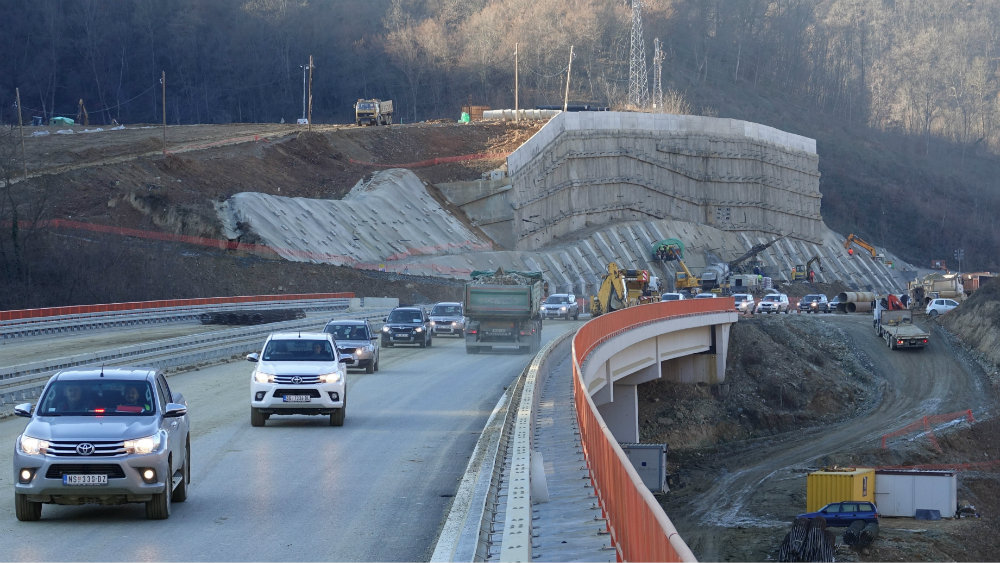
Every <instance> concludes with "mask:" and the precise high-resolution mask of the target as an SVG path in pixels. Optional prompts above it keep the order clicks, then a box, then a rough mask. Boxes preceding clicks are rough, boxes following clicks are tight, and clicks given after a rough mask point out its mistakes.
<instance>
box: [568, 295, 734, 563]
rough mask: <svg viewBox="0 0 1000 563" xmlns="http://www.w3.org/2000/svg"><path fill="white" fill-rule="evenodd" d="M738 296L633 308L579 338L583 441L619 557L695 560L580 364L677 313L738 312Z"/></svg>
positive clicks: (600, 320)
mask: <svg viewBox="0 0 1000 563" xmlns="http://www.w3.org/2000/svg"><path fill="white" fill-rule="evenodd" d="M734 310H735V306H734V303H733V299H731V298H729V299H725V298H724V299H691V300H683V301H669V302H661V303H652V304H649V305H639V306H635V307H629V308H626V309H622V310H620V311H615V312H612V313H608V314H606V315H602V316H600V317H597V318H596V319H593V320H591V321H589V322H587V324H585V325H583V326H582V327H581V328H580V330H579V331H578V332H577V333H576V336H574V338H573V400H574V402H575V403H576V412H577V417H578V423H579V425H580V440H581V442H582V445H583V451H584V457H585V458H586V460H587V466H588V468H589V469H590V474H591V484H592V485H593V487H594V491H595V492H596V493H597V497H598V500H599V502H600V505H601V510H602V513H603V514H602V515H603V517H604V518H606V519H607V525H608V532H609V533H610V535H611V541H612V544H613V545H614V547H615V550H616V554H617V558H618V560H619V561H694V560H695V558H694V555H693V554H692V553H691V550H690V549H689V548H688V547H687V544H685V543H684V541H683V540H682V539H681V538H680V536H678V535H677V530H676V529H675V528H674V525H673V524H672V523H671V522H670V519H669V518H667V516H666V514H664V513H663V510H662V509H661V508H660V506H659V503H657V501H656V498H655V497H654V496H653V494H652V493H651V492H650V491H649V489H648V488H647V487H646V485H645V484H643V482H642V480H641V479H640V478H639V476H638V474H637V473H636V471H635V469H634V468H633V467H632V465H631V463H630V462H629V461H628V458H626V457H625V454H624V452H622V449H621V447H620V446H619V445H618V441H617V440H616V439H615V437H614V435H612V433H611V431H610V430H609V429H608V427H607V425H606V424H605V423H604V420H603V419H602V418H601V416H600V415H599V414H598V413H597V407H596V406H595V405H594V402H593V400H591V398H590V395H589V394H588V393H587V392H586V390H585V389H584V387H583V380H582V377H581V372H580V366H581V365H582V364H583V362H584V361H585V360H586V358H587V355H588V354H590V353H591V352H592V351H593V350H594V349H595V348H596V347H597V346H598V345H600V344H601V343H603V342H606V341H607V340H608V339H610V338H612V337H614V336H615V335H618V334H622V333H623V332H625V331H627V330H631V329H634V328H637V327H640V326H643V325H647V324H651V323H654V322H658V321H662V320H664V319H667V318H671V317H683V316H689V315H702V314H706V313H719V312H730V311H734Z"/></svg>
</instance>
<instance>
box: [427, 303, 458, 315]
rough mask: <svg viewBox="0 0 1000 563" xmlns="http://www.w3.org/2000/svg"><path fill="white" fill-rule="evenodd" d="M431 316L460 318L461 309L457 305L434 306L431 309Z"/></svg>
mask: <svg viewBox="0 0 1000 563" xmlns="http://www.w3.org/2000/svg"><path fill="white" fill-rule="evenodd" d="M431 314H432V315H437V316H441V317H454V316H460V315H461V314H462V308H461V307H460V306H458V305H435V306H434V308H433V309H431Z"/></svg>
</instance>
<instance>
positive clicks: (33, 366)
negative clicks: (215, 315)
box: [0, 294, 396, 417]
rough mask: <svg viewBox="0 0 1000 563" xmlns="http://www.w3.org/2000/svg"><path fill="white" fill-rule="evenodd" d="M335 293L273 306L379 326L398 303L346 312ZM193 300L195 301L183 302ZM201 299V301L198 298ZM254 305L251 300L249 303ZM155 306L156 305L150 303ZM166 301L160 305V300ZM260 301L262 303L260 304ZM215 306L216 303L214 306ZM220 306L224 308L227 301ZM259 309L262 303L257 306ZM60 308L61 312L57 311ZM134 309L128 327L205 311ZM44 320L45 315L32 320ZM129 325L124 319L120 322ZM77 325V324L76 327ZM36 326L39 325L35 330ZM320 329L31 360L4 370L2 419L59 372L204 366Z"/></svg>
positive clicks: (68, 321)
mask: <svg viewBox="0 0 1000 563" xmlns="http://www.w3.org/2000/svg"><path fill="white" fill-rule="evenodd" d="M330 295H332V294H321V295H320V296H321V297H322V298H320V299H301V297H303V296H296V297H297V298H299V299H300V300H298V301H290V300H285V301H282V302H280V303H275V304H274V306H280V307H288V305H289V303H299V304H300V305H299V306H301V307H302V308H304V309H309V310H312V311H335V312H340V313H339V314H338V315H337V316H338V317H341V316H342V317H345V318H347V317H351V318H365V319H368V320H370V321H374V324H375V325H378V324H381V321H382V318H383V317H384V316H385V315H386V314H387V313H388V312H389V310H390V309H391V308H392V306H393V305H395V304H396V303H395V300H386V299H382V298H373V299H370V300H369V301H370V303H371V305H372V307H371V308H370V309H368V310H366V311H357V310H356V309H355V310H353V311H352V312H350V313H348V312H347V310H348V303H349V302H351V301H352V299H348V298H332V299H331V298H328V297H329V296H330ZM184 301H188V302H189V301H191V300H184ZM195 301H197V300H195ZM353 301H354V303H355V305H359V304H360V305H363V303H364V300H357V299H353ZM247 302H253V301H247ZM146 303H152V302H146ZM157 303H162V302H157ZM258 303H260V302H258ZM212 306H213V307H217V306H218V305H212ZM222 306H225V304H224V303H223V305H222ZM256 306H257V307H260V306H261V305H256ZM59 309H61V308H59ZM123 310H124V311H130V318H129V320H128V321H127V322H128V323H136V324H141V323H143V322H144V320H143V316H148V317H150V318H153V317H156V318H165V317H172V318H177V317H179V316H185V315H186V316H189V317H192V316H193V317H195V318H197V317H198V315H199V314H200V313H201V312H203V311H204V309H203V308H202V307H201V306H194V307H190V308H189V307H184V306H181V307H177V308H176V310H175V311H167V310H165V309H161V308H156V307H147V308H145V309H132V310H129V309H123ZM102 314H107V313H100V312H82V313H81V315H82V316H81V317H73V315H59V316H55V317H50V320H49V321H47V322H48V323H51V324H53V325H61V326H63V327H64V328H66V327H73V326H76V329H77V330H80V329H81V327H86V328H93V327H94V326H108V323H110V322H111V321H108V320H107V319H104V320H95V317H93V316H92V315H98V316H100V315H102ZM34 318H36V319H40V318H41V317H34ZM121 322H123V323H124V322H126V321H121ZM73 323H79V324H77V325H74V324H73ZM36 328H37V327H36ZM302 329H309V330H319V327H318V326H317V321H316V319H315V318H313V319H296V320H291V321H285V322H279V323H268V324H261V325H252V326H247V327H236V328H227V329H221V330H215V331H210V332H203V333H199V334H195V335H189V336H182V337H176V338H168V339H162V340H158V341H152V342H147V343H142V344H136V345H130V346H122V347H118V348H110V349H105V350H100V351H96V352H93V353H86V354H76V355H73V356H67V357H63V358H52V359H46V360H42V361H39V362H30V363H25V364H19V365H13V366H0V417H3V416H6V415H8V414H10V413H9V411H10V406H11V405H13V404H15V403H18V402H24V401H29V400H32V399H34V398H35V397H37V396H38V393H39V392H40V391H41V389H42V387H44V385H45V382H46V381H48V379H49V377H51V376H52V375H53V374H54V373H55V372H57V371H59V370H61V369H66V368H71V367H79V366H87V365H97V364H104V365H125V364H128V365H136V366H146V367H153V368H157V369H163V370H166V369H172V368H180V367H188V366H194V365H203V364H207V363H214V362H219V361H223V360H226V359H229V358H232V357H234V356H238V355H242V354H246V353H249V352H251V351H254V350H256V349H257V347H258V346H260V344H261V343H262V342H263V340H264V338H266V336H267V335H268V334H269V333H271V332H276V331H281V330H302Z"/></svg>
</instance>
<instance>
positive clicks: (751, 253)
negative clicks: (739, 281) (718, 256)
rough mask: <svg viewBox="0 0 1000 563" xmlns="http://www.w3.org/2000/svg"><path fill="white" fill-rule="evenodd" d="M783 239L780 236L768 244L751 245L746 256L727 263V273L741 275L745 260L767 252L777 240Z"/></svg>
mask: <svg viewBox="0 0 1000 563" xmlns="http://www.w3.org/2000/svg"><path fill="white" fill-rule="evenodd" d="M783 238H785V235H780V236H778V237H777V238H775V239H774V240H772V241H770V242H762V243H760V244H755V245H753V247H751V248H750V250H748V251H747V253H746V254H744V255H743V256H740V257H739V258H737V259H736V260H733V261H731V262H729V271H731V272H735V273H743V272H744V267H743V263H744V262H746V261H747V260H750V259H751V258H756V257H757V255H758V254H760V253H761V252H764V251H765V250H767V249H768V248H770V246H771V245H772V244H774V243H776V242H778V241H779V240H781V239H783Z"/></svg>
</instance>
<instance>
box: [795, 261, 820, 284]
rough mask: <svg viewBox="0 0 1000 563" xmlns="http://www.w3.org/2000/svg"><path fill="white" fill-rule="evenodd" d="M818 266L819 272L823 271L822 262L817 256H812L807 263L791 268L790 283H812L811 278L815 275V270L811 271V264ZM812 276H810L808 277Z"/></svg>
mask: <svg viewBox="0 0 1000 563" xmlns="http://www.w3.org/2000/svg"><path fill="white" fill-rule="evenodd" d="M817 263H818V264H819V271H821V272H822V271H823V262H822V261H821V260H820V258H819V256H818V255H817V256H813V257H812V258H810V259H809V261H808V262H806V263H805V265H803V264H798V265H797V266H795V267H794V268H792V281H799V280H809V281H812V277H813V276H814V275H815V270H813V269H812V265H813V264H817ZM810 274H812V275H810Z"/></svg>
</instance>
